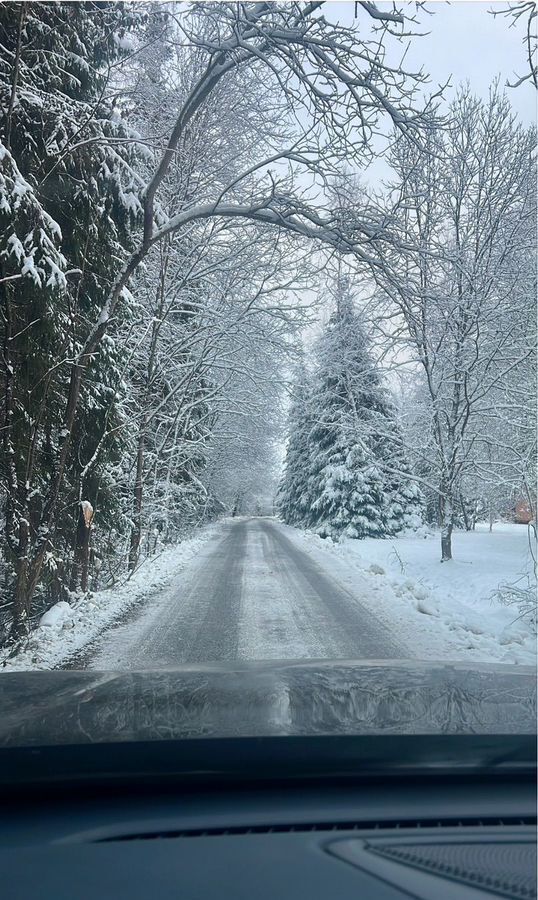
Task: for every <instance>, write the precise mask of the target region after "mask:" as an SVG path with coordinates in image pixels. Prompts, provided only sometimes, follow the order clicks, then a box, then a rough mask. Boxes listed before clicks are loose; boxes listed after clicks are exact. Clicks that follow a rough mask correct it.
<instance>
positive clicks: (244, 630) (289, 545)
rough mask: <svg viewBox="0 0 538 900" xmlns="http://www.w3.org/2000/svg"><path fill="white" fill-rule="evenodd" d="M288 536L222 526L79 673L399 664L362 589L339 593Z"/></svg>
mask: <svg viewBox="0 0 538 900" xmlns="http://www.w3.org/2000/svg"><path fill="white" fill-rule="evenodd" d="M290 531H291V530H290V529H286V528H285V527H284V526H282V525H280V524H279V523H278V522H276V521H275V520H272V519H264V518H252V519H238V520H232V521H228V522H225V523H223V524H222V525H221V526H219V528H218V529H216V531H215V534H214V536H213V537H212V538H211V540H210V541H208V543H207V544H206V545H205V547H204V549H203V550H202V551H201V552H200V553H199V555H198V556H197V557H196V558H195V559H194V560H192V561H191V562H190V564H189V565H188V566H187V567H186V568H185V569H184V570H183V571H182V572H181V573H180V574H179V575H178V576H177V577H176V578H175V579H174V580H173V582H172V583H171V584H170V585H169V586H168V587H167V588H166V590H163V591H162V595H161V596H159V594H156V595H155V596H154V597H153V598H152V599H151V601H150V602H149V603H148V605H147V606H145V607H144V609H143V610H142V612H140V614H139V615H138V616H137V617H136V618H134V619H132V620H131V621H130V622H128V623H127V624H122V625H118V626H116V627H115V628H112V629H109V630H108V631H107V632H106V633H105V634H104V635H103V636H102V637H101V639H100V642H99V644H98V645H97V647H96V648H95V651H94V653H93V654H92V656H91V658H90V659H89V661H87V665H89V667H90V668H94V669H155V668H163V667H169V666H175V665H180V664H184V663H202V662H216V661H220V660H234V659H244V660H248V659H316V658H317V659H321V658H329V659H339V658H340V659H385V658H392V659H394V658H403V657H408V656H409V653H408V652H407V651H406V649H405V648H404V647H402V646H401V645H399V644H398V643H397V642H396V641H395V640H394V638H393V637H392V635H391V633H390V631H389V629H388V628H387V627H386V626H385V625H384V624H383V623H382V622H381V621H379V620H378V618H377V617H376V615H375V613H374V612H373V611H372V609H371V597H370V598H369V597H367V596H365V592H366V591H367V582H364V583H362V579H360V577H358V578H357V583H356V584H354V585H353V586H352V588H351V589H350V588H349V586H347V587H343V586H342V584H341V583H339V582H338V581H337V580H335V577H334V571H331V574H330V575H329V574H328V573H327V572H326V571H324V569H323V567H322V564H320V563H319V562H318V561H315V560H314V559H313V558H312V557H311V556H310V555H309V554H308V553H306V552H305V551H304V550H302V549H300V548H299V547H298V546H297V545H296V544H295V543H294V542H293V541H292V540H290V538H289V537H288V535H289V534H290ZM361 589H362V590H361ZM369 603H370V605H369Z"/></svg>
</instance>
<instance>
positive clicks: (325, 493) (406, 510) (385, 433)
mask: <svg viewBox="0 0 538 900" xmlns="http://www.w3.org/2000/svg"><path fill="white" fill-rule="evenodd" d="M334 300H335V310H334V312H333V314H332V316H331V318H330V320H329V322H328V325H327V327H326V329H325V331H324V333H323V334H322V336H321V337H320V339H319V341H318V343H317V345H316V348H315V366H314V371H313V374H312V377H311V379H310V380H309V383H308V382H307V377H306V374H305V372H304V369H303V371H302V372H301V375H300V378H299V382H298V386H297V399H296V400H295V401H294V402H293V403H292V405H291V408H290V427H289V441H288V447H287V455H286V463H285V473H284V477H283V480H282V483H281V487H280V494H279V508H280V513H281V515H282V518H283V519H284V521H285V522H287V523H288V524H293V525H301V526H303V527H307V528H313V529H314V530H316V531H317V532H318V534H320V535H322V536H323V537H332V538H335V539H338V538H339V537H340V536H347V537H351V538H364V537H386V536H388V535H392V534H396V533H397V532H399V531H401V530H402V529H403V528H405V527H409V526H413V525H418V524H419V523H420V521H421V510H422V499H421V496H420V492H419V490H418V489H417V487H416V484H415V483H414V482H413V481H412V476H411V472H410V469H409V466H408V463H407V460H406V458H405V453H404V449H403V443H402V440H401V436H400V434H399V430H398V424H397V421H396V414H395V409H394V406H393V404H392V403H391V401H390V398H389V395H388V393H387V391H386V389H385V388H384V387H383V384H382V381H381V378H380V375H379V373H378V371H377V369H376V366H375V364H374V361H373V359H372V356H371V353H370V349H369V344H368V339H367V336H366V334H365V331H364V329H363V327H362V325H361V322H360V318H359V315H358V313H357V312H356V310H355V307H354V304H353V297H352V293H351V290H350V286H349V283H348V282H347V280H346V279H345V278H343V277H340V278H339V279H338V283H337V287H336V291H335V297H334Z"/></svg>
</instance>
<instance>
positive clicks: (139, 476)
mask: <svg viewBox="0 0 538 900" xmlns="http://www.w3.org/2000/svg"><path fill="white" fill-rule="evenodd" d="M145 430H146V429H145V422H143V423H142V424H141V426H140V431H139V432H138V450H137V454H136V476H135V485H134V498H133V500H134V502H133V524H132V527H131V542H130V546H129V571H130V572H134V570H135V568H136V564H137V562H138V553H139V550H140V540H141V537H142V495H143V477H144V439H145Z"/></svg>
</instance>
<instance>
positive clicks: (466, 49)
mask: <svg viewBox="0 0 538 900" xmlns="http://www.w3.org/2000/svg"><path fill="white" fill-rule="evenodd" d="M507 2H508V0H501V2H496V0H484V2H482V0H456V2H451V3H448V2H445V0H429V2H427V3H426V10H427V11H426V10H425V9H420V8H419V9H418V10H417V9H416V6H415V3H414V2H405V0H404V2H403V3H398V5H399V6H404V7H405V6H407V7H410V8H411V9H410V14H411V15H413V14H414V15H415V16H416V18H417V20H418V25H417V26H415V27H414V28H415V30H416V31H418V32H420V33H421V34H422V36H417V37H413V38H411V39H410V41H409V42H408V43H409V46H408V49H407V52H406V56H405V63H404V68H405V69H406V70H407V71H409V72H418V71H419V70H420V69H423V71H424V72H425V73H426V74H428V75H429V76H430V79H431V80H430V84H429V85H428V86H427V89H426V93H427V94H430V93H435V91H436V90H437V88H438V87H439V86H440V85H445V84H446V83H447V81H449V80H450V86H449V87H447V88H446V89H445V90H444V92H443V96H444V98H445V99H444V100H443V101H442V105H443V106H446V103H447V102H449V101H450V100H451V99H452V98H453V97H454V95H455V93H456V90H457V88H458V86H459V85H461V84H463V83H466V82H469V84H470V87H471V91H472V93H473V94H476V95H478V96H482V97H487V96H488V93H489V90H490V87H491V85H492V83H493V82H494V81H495V79H496V78H498V79H499V81H500V85H501V87H502V88H503V89H504V87H505V85H506V82H507V81H510V82H514V81H515V80H517V77H518V76H521V75H524V74H526V72H527V71H528V63H527V60H526V57H525V48H524V47H523V44H522V38H523V35H524V28H525V27H526V20H525V22H524V23H523V21H521V22H520V23H518V24H517V25H515V26H513V27H510V22H511V21H512V20H511V19H508V18H505V17H503V16H493V15H491V13H490V10H492V9H495V8H497V9H506V6H507ZM377 6H379V7H380V8H383V7H386V8H388V9H391V8H392V3H384V2H378V3H377ZM329 7H330V8H329ZM354 11H355V3H354V2H352V0H346V2H342V0H327V2H326V5H325V16H326V18H327V19H329V20H331V21H340V22H342V24H344V23H350V21H351V20H352V19H353V17H354ZM359 16H360V17H361V18H362V19H364V17H365V16H366V14H365V13H364V11H363V10H360V11H359ZM424 32H427V33H424ZM386 46H387V48H389V47H390V60H391V62H394V63H396V62H399V59H400V54H401V53H402V52H403V51H404V49H405V44H403V43H402V44H400V43H398V42H397V41H396V40H395V39H393V40H391V39H390V38H387V39H386ZM393 51H394V57H393ZM506 93H507V95H508V98H509V100H510V103H511V105H512V108H513V110H514V112H515V113H516V114H517V116H518V117H519V118H520V120H521V121H522V122H523V123H524V124H526V125H530V124H532V123H535V122H536V114H537V106H536V90H535V89H534V86H533V85H532V84H531V82H529V81H527V82H525V83H524V84H522V85H521V86H520V87H518V88H506ZM374 146H375V147H376V150H377V151H378V153H379V157H378V159H377V160H374V162H372V163H371V164H370V165H369V167H368V169H367V174H366V180H367V181H368V182H369V183H370V185H372V186H377V184H378V183H379V181H380V180H383V179H384V178H387V177H388V176H389V175H390V170H389V168H388V166H387V164H386V163H385V161H384V160H383V158H382V151H383V149H384V147H385V146H386V144H385V142H384V141H383V140H382V139H377V140H375V143H374Z"/></svg>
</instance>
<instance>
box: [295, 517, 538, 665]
mask: <svg viewBox="0 0 538 900" xmlns="http://www.w3.org/2000/svg"><path fill="white" fill-rule="evenodd" d="M280 527H281V528H282V529H284V530H285V533H286V535H287V536H288V537H289V538H290V539H291V540H292V541H293V542H294V543H295V544H296V545H297V546H298V547H300V548H301V549H302V550H304V551H306V552H307V553H309V554H310V555H311V556H313V557H314V558H315V559H316V561H317V562H318V563H319V565H320V566H321V567H322V568H323V569H324V570H325V571H326V572H328V573H330V574H331V575H332V576H333V577H334V578H335V579H336V580H337V581H339V582H340V584H343V585H345V586H346V587H347V588H348V590H349V591H350V592H351V593H352V594H353V595H354V596H356V597H357V599H359V600H360V602H361V603H362V604H363V605H364V606H367V607H369V608H371V610H372V612H374V613H375V614H376V615H377V616H378V618H379V619H380V620H381V621H382V622H384V624H385V625H387V626H388V627H389V628H390V630H391V633H392V635H393V636H394V638H395V639H396V640H398V639H401V640H402V641H404V642H405V643H406V644H407V646H408V647H410V648H413V649H414V655H415V657H416V658H417V659H446V660H465V661H471V660H474V661H481V662H504V663H516V664H527V665H534V664H535V662H536V637H535V635H534V634H533V632H532V628H531V627H530V625H529V623H528V622H526V621H524V620H522V619H519V618H518V610H517V608H516V607H507V606H503V605H502V604H501V603H499V602H498V600H496V599H495V598H494V593H495V591H496V590H497V588H498V587H499V585H500V584H503V583H511V582H515V581H517V579H519V578H521V576H522V574H524V573H525V572H530V571H531V570H532V560H531V558H530V550H529V541H528V534H527V529H526V527H525V526H523V525H512V524H500V523H499V524H496V525H494V529H493V532H492V533H491V534H490V533H489V530H488V527H487V526H485V525H482V526H481V525H478V526H477V530H476V531H474V532H456V533H455V534H454V537H453V544H454V559H453V560H452V561H451V562H449V563H442V564H441V563H440V561H439V557H440V550H439V535H438V534H434V533H432V532H428V531H426V530H423V531H422V532H421V533H420V534H413V535H408V536H402V537H398V538H389V539H386V540H381V539H376V538H366V539H364V540H360V541H359V540H351V539H343V540H341V541H340V542H339V543H333V541H332V540H331V539H330V538H329V539H323V538H320V537H319V536H318V535H316V534H314V533H312V532H305V531H300V530H298V529H295V528H291V527H289V526H285V525H280ZM359 591H360V596H359Z"/></svg>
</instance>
